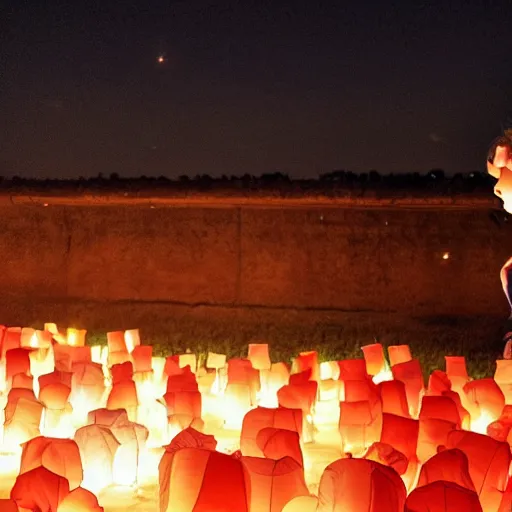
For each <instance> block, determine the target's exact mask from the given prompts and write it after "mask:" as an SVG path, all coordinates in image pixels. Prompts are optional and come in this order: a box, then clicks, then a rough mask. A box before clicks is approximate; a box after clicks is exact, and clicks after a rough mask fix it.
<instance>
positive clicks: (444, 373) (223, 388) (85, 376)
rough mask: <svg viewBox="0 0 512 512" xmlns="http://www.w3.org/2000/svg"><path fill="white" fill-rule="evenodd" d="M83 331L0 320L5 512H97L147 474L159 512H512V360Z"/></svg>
mask: <svg viewBox="0 0 512 512" xmlns="http://www.w3.org/2000/svg"><path fill="white" fill-rule="evenodd" d="M85 338H86V332H85V331H80V330H76V329H65V330H63V329H59V328H58V327H57V326H56V325H55V324H46V325H45V326H44V329H42V330H35V329H30V328H12V327H2V326H0V392H1V394H0V397H1V399H2V411H3V417H2V418H1V428H0V434H1V437H0V443H1V444H0V452H1V453H0V471H1V472H2V473H3V474H2V481H4V482H5V481H6V480H9V478H11V479H12V485H11V487H10V495H9V497H5V498H2V499H0V510H6V511H11V510H12V511H21V512H28V511H30V512H36V511H43V510H44V511H49V512H71V511H77V512H93V511H94V512H99V511H101V510H103V509H102V507H101V506H100V503H101V496H102V492H103V491H105V489H109V488H113V487H116V486H122V487H127V486H131V487H133V488H137V486H143V485H145V482H147V481H149V480H150V479H151V478H153V479H154V480H158V485H159V496H158V500H157V502H158V503H157V504H155V510H159V511H160V512H216V511H219V512H222V511H226V512H227V511H233V512H283V511H284V512H299V511H300V512H302V511H306V512H308V511H311V512H327V511H329V512H334V511H340V512H341V511H343V512H370V511H371V512H404V511H405V512H423V511H425V512H427V511H430V512H479V511H482V512H509V511H510V510H511V508H512V481H511V480H510V479H509V473H510V466H511V460H512V457H511V449H510V445H511V444H512V361H511V360H508V359H504V360H500V361H498V362H497V370H496V375H495V377H494V378H493V379H491V378H488V379H479V380H472V379H471V378H470V377H469V376H468V373H467V370H466V364H465V360H464V358H463V357H460V356H446V367H445V369H444V370H440V369H439V370H435V371H433V372H432V373H431V375H430V377H429V379H428V382H425V381H424V377H423V372H422V368H421V366H420V363H419V361H418V360H417V359H414V358H413V356H412V354H411V351H410V349H409V347H408V346H406V345H400V346H391V347H388V349H387V354H386V352H385V350H384V347H383V346H382V345H380V344H378V343H375V344H372V345H366V346H363V347H362V357H361V358H360V359H350V360H341V361H329V362H320V361H319V359H318V354H317V353H316V352H314V351H310V352H302V353H300V354H298V355H297V357H296V358H295V359H294V360H293V361H292V362H291V364H288V363H285V362H272V361H271V359H270V356H269V347H268V345H267V344H264V343H254V344H250V345H249V347H248V352H247V356H246V357H245V358H238V359H230V360H227V358H226V356H225V355H223V354H217V353H209V354H207V357H204V358H203V359H201V358H200V357H198V355H196V354H192V353H185V354H177V355H169V356H168V357H153V353H152V347H151V346H150V345H142V344H141V342H140V337H139V332H138V331H137V330H128V331H116V332H109V333H107V343H106V345H105V346H104V347H99V346H96V347H90V346H87V345H86V343H85ZM327 446H328V447H329V449H328V450H327V453H328V456H327V458H326V456H325V454H324V455H322V453H324V452H325V450H326V447H327ZM155 454H156V457H157V458H154V457H153V458H151V455H155ZM332 454H334V455H332ZM7 461H11V463H10V464H8V463H7ZM148 479H149V480H148ZM135 508H136V507H135Z"/></svg>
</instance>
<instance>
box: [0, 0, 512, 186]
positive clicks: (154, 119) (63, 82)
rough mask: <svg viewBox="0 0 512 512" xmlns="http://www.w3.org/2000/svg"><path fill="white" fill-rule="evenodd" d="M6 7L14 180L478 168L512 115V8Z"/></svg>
mask: <svg viewBox="0 0 512 512" xmlns="http://www.w3.org/2000/svg"><path fill="white" fill-rule="evenodd" d="M2 12H3V14H1V16H2V18H1V25H0V34H1V35H0V73H1V75H0V175H4V176H9V175H15V174H17V175H19V176H27V177H29V176H37V177H78V176H80V175H82V176H92V175H97V174H98V173H100V172H102V173H104V174H106V175H108V174H110V173H112V172H117V173H119V174H121V175H122V176H137V175H140V174H146V175H161V174H164V175H167V176H170V177H176V176H178V175H180V174H189V175H195V174H202V173H208V174H211V175H221V174H227V175H231V174H244V173H246V172H248V173H252V174H261V173H262V172H274V171H281V172H287V173H289V174H291V175H292V176H296V177H309V176H311V177H314V176H316V175H317V174H318V173H320V172H328V171H330V170H333V169H350V170H353V171H356V172H359V171H367V170H369V169H377V170H379V171H381V172H390V171H393V172H406V171H419V172H426V171H427V170H429V169H431V168H434V167H441V168H444V169H445V170H446V171H448V172H460V171H461V172H469V171H473V170H483V169H484V162H485V152H486V149H487V146H488V144H489V142H490V141H491V139H492V138H493V137H495V136H496V135H498V134H499V133H500V130H501V129H502V127H504V125H505V124H506V121H507V117H508V118H509V119H510V113H511V111H512V51H511V50H512V2H510V0H506V1H505V0H503V1H495V2H492V1H488V2H484V1H471V0H466V1H463V0H462V1H460V2H454V1H450V0H441V1H427V0H425V1H416V0H406V1H403V0H402V1H399V0H396V1H392V2H390V1H384V0H381V1H380V2H373V1H365V0H359V1H357V2H345V1H343V0H337V1H322V0H309V1H306V2H303V1H301V0H287V1H279V0H270V1H267V0H240V1H239V2H235V1H206V0H197V1H193V0H189V1H174V2H173V1H169V0H168V1H166V2H164V1H151V0H146V1H140V2H137V1H129V0H124V1H122V2H117V1H113V0H100V1H95V0H87V1H85V0H74V1H69V2H66V1H56V0H53V1H52V0H47V1H46V2H40V1H37V0H26V1H23V0H16V1H12V2H10V6H9V7H8V8H7V9H6V10H4V11H0V13H2ZM2 27H3V28H2ZM160 54H163V55H165V59H166V61H165V63H164V64H163V65H159V64H158V62H157V58H158V56H159V55H160Z"/></svg>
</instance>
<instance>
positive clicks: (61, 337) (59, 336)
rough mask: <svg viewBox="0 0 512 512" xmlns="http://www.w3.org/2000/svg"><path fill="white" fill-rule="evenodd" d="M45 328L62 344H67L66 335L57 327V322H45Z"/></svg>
mask: <svg viewBox="0 0 512 512" xmlns="http://www.w3.org/2000/svg"><path fill="white" fill-rule="evenodd" d="M44 330H45V331H48V332H49V333H50V334H51V335H52V336H53V339H54V340H55V341H56V342H57V343H60V344H63V345H65V344H66V335H65V334H64V333H63V332H61V331H60V330H59V328H58V327H57V324H55V323H45V324H44Z"/></svg>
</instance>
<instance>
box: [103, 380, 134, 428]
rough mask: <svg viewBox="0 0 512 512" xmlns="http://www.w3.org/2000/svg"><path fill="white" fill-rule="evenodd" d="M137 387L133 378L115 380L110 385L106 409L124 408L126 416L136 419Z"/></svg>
mask: <svg viewBox="0 0 512 512" xmlns="http://www.w3.org/2000/svg"><path fill="white" fill-rule="evenodd" d="M138 405H139V400H138V398H137V388H136V386H135V382H133V380H124V381H122V382H117V383H115V384H114V385H113V386H112V389H111V390H110V394H109V395H108V399H107V409H110V410H116V409H125V410H126V412H127V413H128V417H129V418H130V419H131V420H132V421H135V420H136V419H137V407H138Z"/></svg>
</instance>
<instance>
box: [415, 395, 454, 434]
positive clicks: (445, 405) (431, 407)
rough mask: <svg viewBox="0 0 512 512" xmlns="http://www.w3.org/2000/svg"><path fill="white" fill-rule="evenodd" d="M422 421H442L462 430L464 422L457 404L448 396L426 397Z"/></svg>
mask: <svg viewBox="0 0 512 512" xmlns="http://www.w3.org/2000/svg"><path fill="white" fill-rule="evenodd" d="M419 418H420V419H434V418H435V419H440V420H441V419H442V420H446V421H449V422H451V423H453V424H455V425H456V427H457V428H461V425H462V421H461V418H460V416H459V411H458V409H457V405H456V404H455V402H454V401H453V400H452V399H451V398H450V397H447V396H424V397H423V400H422V401H421V409H420V414H419Z"/></svg>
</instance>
